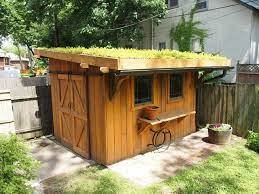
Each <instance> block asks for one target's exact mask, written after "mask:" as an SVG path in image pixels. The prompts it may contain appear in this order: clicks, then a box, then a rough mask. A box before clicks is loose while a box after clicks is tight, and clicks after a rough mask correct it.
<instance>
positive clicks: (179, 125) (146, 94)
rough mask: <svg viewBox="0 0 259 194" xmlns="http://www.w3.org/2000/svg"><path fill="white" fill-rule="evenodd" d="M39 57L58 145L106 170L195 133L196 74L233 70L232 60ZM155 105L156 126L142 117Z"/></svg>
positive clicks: (46, 53) (44, 53)
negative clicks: (45, 64) (45, 68)
mask: <svg viewBox="0 0 259 194" xmlns="http://www.w3.org/2000/svg"><path fill="white" fill-rule="evenodd" d="M86 50H87V49H86ZM119 52H120V51H119ZM121 52H123V49H121ZM139 52H141V51H139ZM145 52H148V51H145ZM150 52H153V53H154V52H158V53H159V51H150ZM35 53H36V55H37V56H40V57H47V58H49V63H50V66H49V71H50V77H51V92H52V104H53V120H54V135H55V137H56V139H57V140H59V141H60V142H61V143H62V144H64V145H65V146H67V147H68V148H70V149H72V150H73V151H75V152H77V153H78V154H80V155H82V156H84V157H85V158H88V159H93V160H95V161H96V162H98V163H101V164H105V165H107V164H112V163H115V162H117V161H120V160H123V159H125V158H128V157H131V156H134V155H137V154H139V153H143V152H147V151H149V150H153V149H155V148H157V147H159V146H160V145H161V144H164V143H166V142H169V141H173V140H175V139H177V138H181V137H184V136H186V135H188V134H190V133H193V132H195V131H196V124H195V114H196V84H197V78H198V73H197V72H198V71H212V70H218V69H226V68H229V67H230V60H228V59H226V58H221V57H213V56H208V57H204V55H197V58H195V56H196V54H193V55H194V57H193V56H192V58H191V59H188V58H186V59H185V58H184V57H183V56H181V59H180V58H179V59H177V58H175V57H166V58H161V57H158V58H155V57H152V58H142V57H139V58H137V57H136V56H133V57H134V58H131V57H127V58H125V57H124V58H123V57H112V56H111V57H108V56H95V55H94V54H91V52H90V53H88V52H86V53H85V54H80V53H75V52H63V51H62V49H60V50H58V49H57V50H55V49H49V50H48V49H36V51H35ZM199 56H201V58H199ZM144 57H145V56H144ZM150 105H155V106H158V107H159V115H158V116H157V118H156V119H154V120H148V119H145V118H143V116H142V112H143V108H144V107H146V106H150Z"/></svg>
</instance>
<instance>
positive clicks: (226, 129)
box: [208, 124, 232, 145]
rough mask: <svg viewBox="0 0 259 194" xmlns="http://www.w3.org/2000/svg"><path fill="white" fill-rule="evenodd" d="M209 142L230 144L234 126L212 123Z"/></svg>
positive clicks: (209, 129)
mask: <svg viewBox="0 0 259 194" xmlns="http://www.w3.org/2000/svg"><path fill="white" fill-rule="evenodd" d="M208 134H209V139H208V140H209V142H210V143H214V144H220V145H222V144H228V143H229V142H230V140H231V135H232V127H231V125H229V124H212V125H209V127H208Z"/></svg>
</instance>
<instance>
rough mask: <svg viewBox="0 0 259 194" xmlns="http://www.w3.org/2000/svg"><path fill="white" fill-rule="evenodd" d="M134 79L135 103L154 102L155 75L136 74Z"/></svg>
mask: <svg viewBox="0 0 259 194" xmlns="http://www.w3.org/2000/svg"><path fill="white" fill-rule="evenodd" d="M134 81H135V83H134V87H135V88H134V89H135V91H134V96H135V104H145V103H150V102H151V103H152V101H153V99H152V98H153V76H152V75H150V76H136V77H135V80H134Z"/></svg>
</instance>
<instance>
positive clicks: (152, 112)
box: [144, 106, 159, 120]
mask: <svg viewBox="0 0 259 194" xmlns="http://www.w3.org/2000/svg"><path fill="white" fill-rule="evenodd" d="M158 109H159V107H158V106H147V107H145V108H144V116H145V118H146V119H148V120H154V119H156V118H157V115H158V113H159V112H158Z"/></svg>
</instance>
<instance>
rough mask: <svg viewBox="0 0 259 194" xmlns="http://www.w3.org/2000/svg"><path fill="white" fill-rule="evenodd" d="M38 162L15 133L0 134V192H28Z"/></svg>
mask: <svg viewBox="0 0 259 194" xmlns="http://www.w3.org/2000/svg"><path fill="white" fill-rule="evenodd" d="M37 167H38V162H37V161H36V160H35V159H34V158H33V157H32V156H31V155H30V154H29V153H28V148H27V146H26V145H25V143H24V142H23V141H22V140H21V139H19V138H18V137H17V136H16V135H10V136H7V135H0V169H1V170H0V185H1V187H0V193H21V194H24V193H30V191H31V188H30V185H29V181H31V180H33V179H34V178H35V175H36V170H37Z"/></svg>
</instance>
